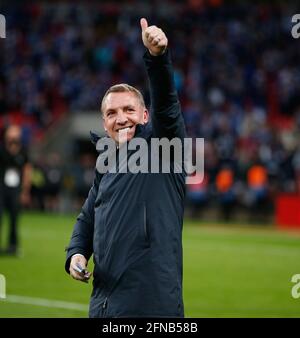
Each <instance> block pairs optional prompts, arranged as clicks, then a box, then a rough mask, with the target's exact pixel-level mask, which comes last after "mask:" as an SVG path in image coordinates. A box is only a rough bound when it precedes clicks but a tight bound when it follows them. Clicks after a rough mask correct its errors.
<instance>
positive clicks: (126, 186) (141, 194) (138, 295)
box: [65, 19, 186, 317]
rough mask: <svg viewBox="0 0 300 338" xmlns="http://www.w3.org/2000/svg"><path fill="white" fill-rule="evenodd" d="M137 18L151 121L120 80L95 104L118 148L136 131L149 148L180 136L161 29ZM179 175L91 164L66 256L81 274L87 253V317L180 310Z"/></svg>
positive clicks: (181, 127)
mask: <svg viewBox="0 0 300 338" xmlns="http://www.w3.org/2000/svg"><path fill="white" fill-rule="evenodd" d="M140 24H141V30H142V40H143V43H144V46H145V47H146V49H147V50H146V52H145V54H144V62H145V65H146V69H147V73H148V77H149V81H150V93H151V94H150V95H151V108H152V112H151V123H149V113H148V110H147V109H146V107H145V104H144V100H143V97H142V95H141V93H140V92H139V91H138V90H137V89H135V88H134V87H131V86H128V85H126V84H120V85H116V86H113V87H110V89H109V90H108V91H107V92H106V94H105V95H104V98H103V100H102V105H101V110H102V114H103V122H104V127H105V129H106V131H107V134H108V136H109V137H110V138H112V139H113V140H114V141H115V147H116V149H115V150H114V151H116V152H118V150H119V144H120V143H122V142H127V141H128V142H129V141H130V140H132V139H133V138H138V137H139V138H143V139H144V140H146V142H147V143H148V145H149V146H148V156H150V153H149V151H151V146H150V143H151V139H152V138H162V137H167V138H168V139H173V138H175V137H178V138H180V139H181V140H183V138H184V137H185V127H184V121H183V117H182V114H181V109H180V103H179V100H178V96H177V92H176V89H175V84H174V80H173V69H172V64H171V58H170V52H169V50H168V49H167V45H168V40H167V37H166V35H165V33H164V32H163V31H162V30H161V29H160V28H158V27H156V26H149V27H148V23H147V21H146V19H141V22H140ZM120 138H121V140H122V141H120ZM124 138H125V139H124ZM97 141H99V140H98V139H97V140H96V142H97ZM100 142H101V141H100ZM149 148H150V149H149ZM129 157H130V153H128V158H129ZM172 166H174V163H172ZM185 176H186V175H185V173H184V172H182V173H176V174H175V173H174V170H171V172H170V173H168V174H167V173H157V174H152V173H141V172H138V173H137V174H133V173H131V172H127V173H125V174H123V173H119V172H117V173H110V172H108V173H104V174H103V173H99V172H98V171H96V176H95V180H94V184H93V186H92V188H91V190H90V192H89V195H88V198H87V200H86V202H85V204H84V206H83V208H82V210H81V213H80V215H79V216H78V218H77V223H76V224H75V227H74V231H73V234H72V237H71V241H70V244H69V247H68V248H67V259H66V264H65V269H66V271H67V272H68V273H70V274H71V276H72V277H73V278H75V279H77V280H81V281H87V280H88V279H89V278H90V276H91V274H90V273H89V272H87V271H86V270H84V271H82V272H80V270H81V269H82V268H83V269H86V266H87V262H88V260H89V258H90V257H91V255H92V254H93V257H94V264H95V267H94V272H93V276H94V280H93V292H92V296H91V301H90V311H89V316H90V317H154V316H156V317H183V316H184V308H183V299H182V223H183V210H184V198H185ZM78 264H79V265H80V266H78Z"/></svg>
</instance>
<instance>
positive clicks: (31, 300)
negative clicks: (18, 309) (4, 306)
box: [0, 295, 88, 312]
mask: <svg viewBox="0 0 300 338" xmlns="http://www.w3.org/2000/svg"><path fill="white" fill-rule="evenodd" d="M1 302H8V303H17V304H26V305H36V306H44V307H49V308H57V309H67V310H75V311H81V312H88V306H87V305H84V304H79V303H71V302H65V301H60V300H51V299H44V298H35V297H24V296H17V295H7V296H6V298H5V299H1ZM1 302H0V304H1Z"/></svg>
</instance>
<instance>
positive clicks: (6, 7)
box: [0, 0, 300, 317]
mask: <svg viewBox="0 0 300 338" xmlns="http://www.w3.org/2000/svg"><path fill="white" fill-rule="evenodd" d="M0 13H1V14H2V15H4V16H5V19H6V38H5V39H0V134H2V132H3V129H4V128H5V127H6V126H8V125H10V124H18V125H20V126H21V127H22V141H23V143H24V145H25V146H26V147H27V148H28V151H29V154H30V158H31V160H32V164H33V166H34V170H33V176H32V189H31V204H30V205H29V206H28V207H27V208H26V210H24V211H23V213H22V216H21V218H20V224H19V230H20V233H19V236H20V240H21V252H20V255H19V256H17V257H14V256H6V255H2V256H0V274H2V275H3V276H4V277H5V279H6V293H7V297H6V298H5V299H0V317H86V316H87V306H88V300H89V295H90V292H91V285H90V284H88V285H86V284H83V283H80V282H76V281H74V280H72V279H71V278H70V277H69V276H68V275H67V274H66V273H65V272H64V259H65V252H64V248H65V246H66V245H67V244H68V242H69V238H70V236H71V232H72V227H73V224H74V221H75V219H76V215H77V213H78V212H79V209H80V207H81V205H82V203H83V201H84V199H85V198H86V196H87V193H88V190H89V187H90V185H91V182H92V180H93V175H94V165H95V160H96V157H97V153H96V151H95V149H94V148H93V146H92V144H91V142H90V140H89V132H90V130H92V131H94V132H96V133H98V134H100V135H101V134H103V128H102V123H101V118H100V113H99V108H100V102H101V98H102V95H103V94H104V92H105V91H106V89H107V88H108V87H109V86H111V85H113V84H116V83H120V82H126V83H129V84H131V85H134V86H136V87H138V88H139V89H140V90H141V91H142V92H143V94H144V95H145V99H146V103H147V104H148V105H149V93H148V88H147V78H146V73H145V71H144V68H143V61H142V55H143V52H144V47H143V44H142V41H141V32H140V26H139V19H140V18H141V17H146V18H147V19H148V22H149V24H155V25H157V26H160V27H161V28H162V29H163V30H164V31H165V32H166V33H167V36H168V38H169V44H170V49H171V52H172V58H173V64H174V71H175V83H176V87H177V90H178V93H179V96H180V100H181V104H182V110H183V114H184V118H185V122H186V126H187V131H188V135H189V136H190V137H202V138H204V139H205V177H204V180H203V182H202V183H201V184H195V185H189V186H188V187H187V199H186V218H185V223H184V236H183V237H184V241H183V247H184V300H185V312H186V316H187V317H299V316H300V285H299V288H298V287H297V284H296V283H295V282H292V277H293V276H294V275H296V274H300V259H299V258H300V216H299V211H298V210H299V209H300V137H299V136H300V68H299V59H300V37H299V39H295V38H293V36H292V34H291V31H292V27H293V26H294V25H296V23H292V17H293V15H294V14H296V13H300V9H299V7H298V8H297V7H296V5H295V2H288V1H272V2H267V1H260V2H255V3H253V2H250V1H223V0H206V1H205V0H189V1H175V0H173V1H171V0H169V1H133V0H131V1H130V0H124V1H91V2H89V3H86V2H84V1H82V2H80V1H78V2H76V3H75V2H71V1H42V2H37V1H36V2H33V1H26V2H23V3H21V4H20V3H18V2H16V3H14V2H13V1H2V2H1V5H0ZM299 33H300V27H299ZM1 136H3V135H1ZM0 140H1V142H3V138H1V137H0ZM7 221H8V219H7V216H5V217H4V218H3V220H2V228H1V236H0V245H1V246H2V247H5V245H6V239H7V231H8V229H7V227H8V225H7V223H8V222H7ZM89 268H90V269H92V266H90V267H89ZM299 282H300V280H299ZM293 287H294V293H293V295H294V296H295V295H296V296H297V295H299V298H295V297H292V288H293Z"/></svg>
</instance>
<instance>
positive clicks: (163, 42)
mask: <svg viewBox="0 0 300 338" xmlns="http://www.w3.org/2000/svg"><path fill="white" fill-rule="evenodd" d="M140 24H141V29H142V39H143V43H144V45H145V47H146V48H148V50H149V53H150V54H151V55H154V56H157V55H161V54H163V53H164V52H165V50H166V49H167V46H168V39H167V37H166V35H165V33H164V32H163V31H162V30H161V29H160V28H158V27H156V26H148V22H147V20H146V19H145V18H142V19H141V21H140Z"/></svg>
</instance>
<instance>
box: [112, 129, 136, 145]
mask: <svg viewBox="0 0 300 338" xmlns="http://www.w3.org/2000/svg"><path fill="white" fill-rule="evenodd" d="M133 137H134V132H132V131H130V132H129V133H122V134H120V133H118V135H117V137H116V138H115V141H116V142H117V143H119V144H122V143H125V142H129V141H130V140H132V139H133Z"/></svg>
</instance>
